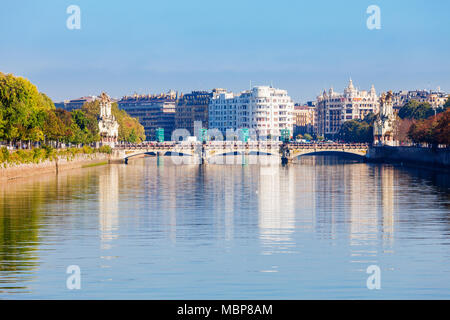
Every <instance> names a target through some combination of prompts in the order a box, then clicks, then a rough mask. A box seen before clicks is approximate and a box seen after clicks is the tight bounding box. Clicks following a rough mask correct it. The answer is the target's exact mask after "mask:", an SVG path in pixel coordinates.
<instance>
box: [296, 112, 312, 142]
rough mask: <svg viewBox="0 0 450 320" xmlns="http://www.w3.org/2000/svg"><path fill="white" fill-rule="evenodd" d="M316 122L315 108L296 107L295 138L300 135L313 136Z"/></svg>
mask: <svg viewBox="0 0 450 320" xmlns="http://www.w3.org/2000/svg"><path fill="white" fill-rule="evenodd" d="M314 122H315V108H314V107H312V106H308V105H305V106H300V105H295V106H294V137H296V136H297V135H299V134H302V135H303V134H305V133H308V134H313V133H314Z"/></svg>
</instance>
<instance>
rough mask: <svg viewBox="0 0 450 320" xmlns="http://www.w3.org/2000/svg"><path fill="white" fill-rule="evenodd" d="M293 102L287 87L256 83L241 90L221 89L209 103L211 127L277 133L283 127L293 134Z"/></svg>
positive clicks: (262, 133) (263, 135) (263, 134)
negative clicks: (237, 91) (284, 88)
mask: <svg viewBox="0 0 450 320" xmlns="http://www.w3.org/2000/svg"><path fill="white" fill-rule="evenodd" d="M293 112H294V103H293V102H292V99H291V98H290V97H289V96H288V93H287V91H286V90H282V89H276V88H272V87H268V86H257V87H253V88H252V89H251V90H246V91H243V92H241V93H240V94H234V93H231V92H226V91H225V90H223V89H222V90H218V91H216V92H215V93H214V94H213V97H212V98H211V101H210V104H209V128H217V129H219V130H220V131H221V132H222V134H224V136H225V134H226V130H227V129H233V130H236V129H241V128H248V129H253V130H254V131H255V132H256V134H257V135H258V136H262V137H269V138H271V137H278V136H280V135H281V132H280V130H281V129H289V132H290V135H291V136H292V134H293V126H294V115H293Z"/></svg>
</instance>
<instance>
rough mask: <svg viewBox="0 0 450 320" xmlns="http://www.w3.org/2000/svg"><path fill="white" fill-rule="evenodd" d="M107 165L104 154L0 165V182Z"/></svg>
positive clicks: (107, 159) (107, 160)
mask: <svg viewBox="0 0 450 320" xmlns="http://www.w3.org/2000/svg"><path fill="white" fill-rule="evenodd" d="M102 163H105V164H106V163H109V155H108V154H106V153H94V154H77V155H75V156H73V157H60V158H59V159H56V160H45V161H42V162H40V163H26V164H17V165H14V164H6V167H5V166H4V164H0V182H1V183H4V182H6V181H8V180H13V179H20V178H27V177H31V176H36V175H39V174H49V173H50V174H57V173H58V172H62V171H66V170H72V169H78V168H82V167H84V166H91V165H95V164H102Z"/></svg>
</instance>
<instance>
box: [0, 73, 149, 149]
mask: <svg viewBox="0 0 450 320" xmlns="http://www.w3.org/2000/svg"><path fill="white" fill-rule="evenodd" d="M112 113H113V115H114V116H115V117H116V119H117V122H118V123H119V140H121V141H128V142H142V141H144V140H145V134H144V127H143V126H142V125H141V124H140V123H139V121H138V120H137V119H135V118H132V117H130V116H129V115H128V114H127V113H126V112H125V111H123V110H119V108H118V106H117V103H115V104H113V105H112ZM99 114H100V106H99V102H98V101H94V102H91V103H85V104H84V105H83V107H82V109H81V110H74V111H72V112H68V111H66V110H63V109H55V105H54V104H53V102H52V100H51V99H50V98H49V97H48V96H47V95H45V94H44V93H41V92H39V91H38V89H37V88H36V86H35V85H33V84H32V83H31V82H30V81H28V80H27V79H25V78H22V77H15V76H13V75H12V74H3V73H1V72H0V141H7V142H8V143H14V144H16V143H18V144H19V145H20V146H22V142H23V141H27V142H49V141H55V142H57V143H60V142H64V143H73V144H90V143H93V142H96V141H99V140H100V135H99V128H98V117H99Z"/></svg>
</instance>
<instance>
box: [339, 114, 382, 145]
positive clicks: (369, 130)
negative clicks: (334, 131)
mask: <svg viewBox="0 0 450 320" xmlns="http://www.w3.org/2000/svg"><path fill="white" fill-rule="evenodd" d="M338 136H339V139H341V140H343V141H345V142H350V143H370V142H372V141H373V125H371V124H369V123H367V122H366V121H363V120H359V119H353V120H349V121H345V122H344V124H343V125H342V127H341V129H340V130H339V133H338Z"/></svg>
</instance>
